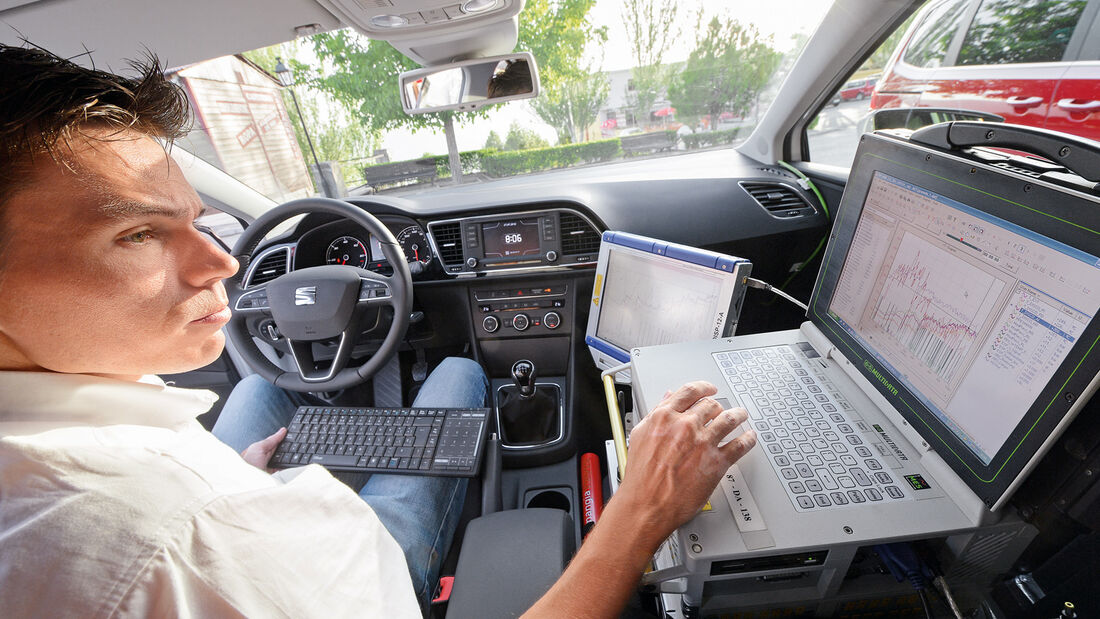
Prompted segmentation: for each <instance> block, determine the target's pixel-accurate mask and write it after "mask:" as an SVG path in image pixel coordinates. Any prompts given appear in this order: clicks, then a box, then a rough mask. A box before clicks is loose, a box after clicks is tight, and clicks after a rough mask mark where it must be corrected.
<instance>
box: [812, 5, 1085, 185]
mask: <svg viewBox="0 0 1100 619" xmlns="http://www.w3.org/2000/svg"><path fill="white" fill-rule="evenodd" d="M891 44H892V46H893V48H892V53H891V54H890V56H889V61H888V62H886V64H885V66H884V67H882V78H881V79H880V80H879V81H878V83H877V85H875V86H874V87H873V92H872V95H871V98H870V103H869V105H868V106H867V107H866V108H862V107H860V108H859V109H856V108H855V107H854V106H847V107H845V106H841V107H840V108H837V109H836V110H835V111H830V110H829V108H826V110H825V111H823V112H822V113H821V114H819V120H818V121H817V122H816V123H815V124H814V126H813V128H812V129H811V130H810V131H809V136H808V137H809V140H810V145H811V148H810V151H811V153H810V154H811V157H812V158H813V159H815V160H818V161H822V162H824V163H832V164H836V165H843V166H847V165H851V157H852V156H854V153H855V148H856V144H857V142H858V135H859V131H860V130H861V129H863V128H865V127H866V122H864V119H865V118H866V116H867V114H869V113H870V112H873V111H875V110H881V109H890V108H943V109H948V110H956V111H960V112H980V113H983V114H993V115H996V116H1000V117H1002V118H1004V119H1005V122H1009V123H1015V124H1021V125H1027V126H1032V127H1040V128H1045V129H1051V130H1055V131H1062V132H1065V133H1070V134H1073V135H1077V136H1080V137H1084V138H1089V139H1093V140H1100V1H1097V0H933V1H932V2H929V3H928V4H926V5H925V6H924V7H923V8H922V9H921V10H920V11H919V12H918V13H917V14H916V15H915V16H914V17H913V19H912V20H911V25H910V26H909V27H908V29H907V30H906V31H905V33H904V34H903V35H902V36H900V37H899V38H898V39H897V40H896V41H890V40H887V43H886V45H891ZM876 56H879V54H878V53H877V52H876V54H874V55H872V57H871V59H870V60H869V61H868V62H869V63H870V62H872V61H873V60H875V58H876ZM874 68H876V67H873V66H867V65H864V66H863V67H860V68H859V69H858V70H857V72H856V74H857V75H858V74H859V73H860V72H864V71H867V70H870V69H874ZM853 86H854V81H853V82H848V84H846V85H845V86H844V87H842V88H841V89H839V90H838V92H837V95H836V96H835V97H834V99H833V101H835V102H840V101H847V100H850V99H855V98H856V97H855V96H853V94H852V92H853V90H852V87H853ZM837 114H840V115H841V116H842V117H837V116H836V115H837ZM815 132H816V134H815Z"/></svg>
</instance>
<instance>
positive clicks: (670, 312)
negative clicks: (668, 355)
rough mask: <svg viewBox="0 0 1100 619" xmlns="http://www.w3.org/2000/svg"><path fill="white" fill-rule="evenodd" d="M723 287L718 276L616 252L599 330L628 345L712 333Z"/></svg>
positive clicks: (671, 341)
mask: <svg viewBox="0 0 1100 619" xmlns="http://www.w3.org/2000/svg"><path fill="white" fill-rule="evenodd" d="M721 292H722V280H721V278H719V277H716V276H711V275H707V274H703V273H700V272H696V271H694V270H692V269H689V268H678V267H672V266H669V265H664V264H660V263H655V262H653V261H651V260H646V259H644V258H640V257H638V256H634V255H632V254H630V253H627V252H623V251H616V252H612V254H611V256H610V258H609V265H608V276H607V285H606V287H605V288H604V293H603V301H602V302H603V309H602V311H601V314H600V322H599V325H598V327H597V335H598V336H599V337H601V338H603V339H606V340H607V341H609V342H612V343H613V344H615V345H616V346H619V347H621V348H623V349H626V350H629V349H630V348H632V347H634V346H652V345H656V344H672V343H675V342H687V341H691V340H700V339H707V338H709V337H710V336H711V329H712V328H713V324H712V320H713V316H714V315H715V313H716V312H717V311H718V302H719V300H720V296H721Z"/></svg>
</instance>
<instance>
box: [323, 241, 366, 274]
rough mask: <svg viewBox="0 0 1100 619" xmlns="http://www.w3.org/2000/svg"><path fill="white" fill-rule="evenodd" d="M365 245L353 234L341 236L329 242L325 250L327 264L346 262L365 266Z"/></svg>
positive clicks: (350, 264)
mask: <svg viewBox="0 0 1100 619" xmlns="http://www.w3.org/2000/svg"><path fill="white" fill-rule="evenodd" d="M368 255H369V254H367V246H366V245H365V244H364V243H363V241H360V240H359V239H357V238H355V237H354V236H342V237H340V238H338V239H336V240H335V241H333V242H331V243H329V245H328V250H327V251H326V252H325V262H326V263H327V264H346V265H348V266H353V267H359V268H360V269H362V268H363V267H365V266H367V256H368Z"/></svg>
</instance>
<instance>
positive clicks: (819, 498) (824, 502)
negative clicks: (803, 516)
mask: <svg viewBox="0 0 1100 619" xmlns="http://www.w3.org/2000/svg"><path fill="white" fill-rule="evenodd" d="M814 502H815V503H817V504H818V505H820V506H821V507H828V506H830V505H832V502H831V501H830V500H829V497H827V496H825V495H824V494H815V495H814Z"/></svg>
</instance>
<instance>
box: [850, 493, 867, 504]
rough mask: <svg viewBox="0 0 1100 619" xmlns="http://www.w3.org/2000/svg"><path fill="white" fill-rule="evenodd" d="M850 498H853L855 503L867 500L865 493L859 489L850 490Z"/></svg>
mask: <svg viewBox="0 0 1100 619" xmlns="http://www.w3.org/2000/svg"><path fill="white" fill-rule="evenodd" d="M848 498H849V499H851V500H852V502H853V503H863V502H866V501H867V499H865V498H863V493H862V492H860V491H859V490H849V491H848Z"/></svg>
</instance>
